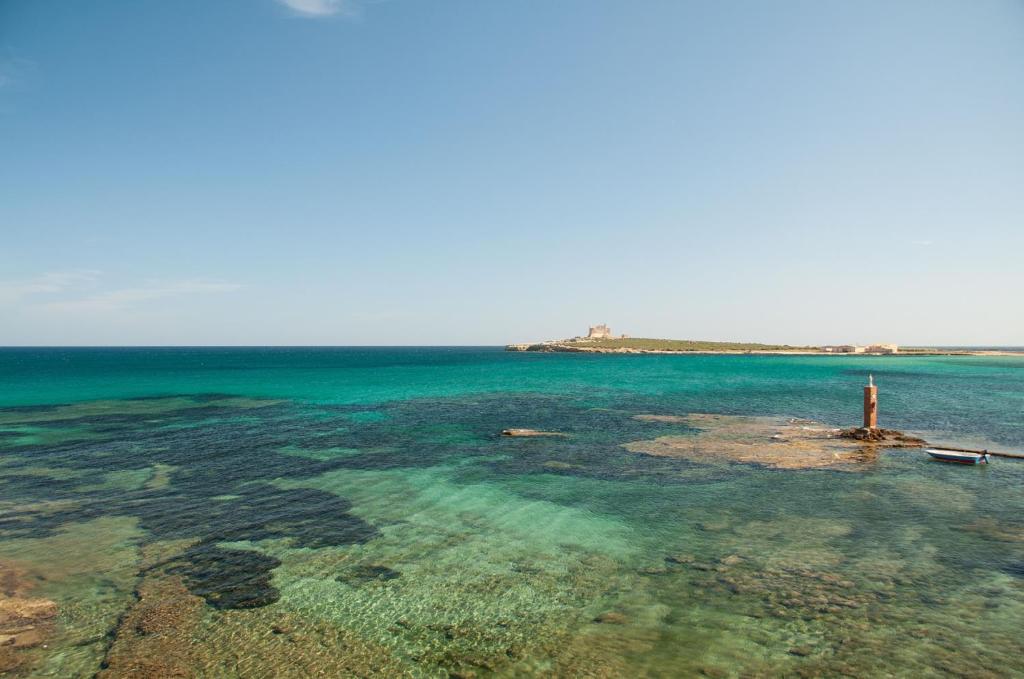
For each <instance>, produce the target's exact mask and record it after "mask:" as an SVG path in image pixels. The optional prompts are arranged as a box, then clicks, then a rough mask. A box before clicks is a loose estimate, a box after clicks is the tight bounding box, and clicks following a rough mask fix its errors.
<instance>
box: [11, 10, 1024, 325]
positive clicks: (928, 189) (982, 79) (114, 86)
mask: <svg viewBox="0 0 1024 679" xmlns="http://www.w3.org/2000/svg"><path fill="white" fill-rule="evenodd" d="M0 234H2V245H3V247H2V248H0V344H500V343H505V342H509V341H522V340H533V339H543V338H550V337H562V336H567V335H572V334H576V333H579V332H584V331H585V329H586V326H587V325H588V324H592V323H597V322H607V323H609V324H610V325H611V326H612V328H613V330H615V331H616V332H628V333H631V334H633V335H637V336H655V337H657V336H660V337H685V338H698V339H730V340H762V341H783V342H840V341H849V342H868V341H893V342H901V343H933V344H955V343H974V344H979V343H985V344H1018V345H1021V344H1024V2H1021V1H1019V0H1002V1H1000V0H953V1H948V0H919V1H914V0H900V1H898V2H893V1H891V0H880V1H877V2H872V1H869V0H858V1H839V0H831V1H830V0H807V1H787V0H778V1H774V2H764V1H762V0H749V1H741V0H735V1H727V2H721V1H719V0H708V1H706V2H685V1H683V0H669V1H656V0H650V1H646V0H645V1H644V2H635V3H634V2H622V1H621V0H615V1H604V0H586V1H584V0H559V1H558V2H550V1H548V0H515V1H513V0H505V1H498V0H493V1H478V0H452V1H445V2H423V1H414V0H390V1H376V2H370V1H366V2H359V1H358V0H342V1H341V2H334V1H333V0H288V1H287V2H286V1H285V0H235V1H226V0H224V1H217V2H211V1H210V0H175V1H173V2H168V1H165V0H148V1H143V0H121V1H119V2H115V1H110V0H106V1H105V0H91V1H90V2H77V1H72V0H66V1H63V2H60V1H56V0H0Z"/></svg>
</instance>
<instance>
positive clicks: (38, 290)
mask: <svg viewBox="0 0 1024 679" xmlns="http://www.w3.org/2000/svg"><path fill="white" fill-rule="evenodd" d="M99 276H100V272H99V271H95V270H92V269H78V270H74V271H50V272H47V273H43V274H39V275H38V276H33V277H31V278H24V279H21V280H11V281H0V303H6V304H10V303H13V302H18V301H21V300H22V299H25V298H27V297H32V296H35V295H53V294H58V293H64V292H67V291H69V290H74V289H76V288H80V287H82V286H88V285H89V284H91V283H93V282H94V281H96V279H97V278H99Z"/></svg>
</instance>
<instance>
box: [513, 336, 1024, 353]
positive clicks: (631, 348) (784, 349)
mask: <svg viewBox="0 0 1024 679" xmlns="http://www.w3.org/2000/svg"><path fill="white" fill-rule="evenodd" d="M505 351H516V352H540V353H580V354H754V355H788V356H1021V357H1024V347H978V348H972V347H901V348H900V349H899V351H898V352H887V351H867V350H865V351H858V352H843V351H835V350H830V349H826V348H824V347H820V346H790V345H778V344H760V343H753V342H706V341H696V340H670V339H649V338H642V337H620V338H600V339H594V338H587V337H573V338H570V339H562V340H547V341H543V342H524V343H519V344H508V345H506V346H505Z"/></svg>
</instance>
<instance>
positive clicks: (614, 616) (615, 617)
mask: <svg viewBox="0 0 1024 679" xmlns="http://www.w3.org/2000/svg"><path fill="white" fill-rule="evenodd" d="M628 621H629V618H627V617H626V615H625V614H624V613H619V612H618V611H605V612H604V613H601V614H600V615H598V616H596V617H595V618H594V622H598V623H601V624H604V625H625V624H626V623H627V622H628Z"/></svg>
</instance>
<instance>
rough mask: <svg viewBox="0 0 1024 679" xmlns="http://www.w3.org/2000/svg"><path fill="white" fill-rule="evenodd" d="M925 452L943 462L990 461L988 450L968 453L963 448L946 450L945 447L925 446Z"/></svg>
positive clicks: (978, 462) (980, 462)
mask: <svg viewBox="0 0 1024 679" xmlns="http://www.w3.org/2000/svg"><path fill="white" fill-rule="evenodd" d="M924 452H926V453H928V454H929V455H931V456H932V458H934V459H936V460H940V461H942V462H956V463H958V464H985V463H986V462H988V451H987V450H986V451H983V452H980V453H968V452H966V451H963V450H946V449H944V448H925V449H924Z"/></svg>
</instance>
